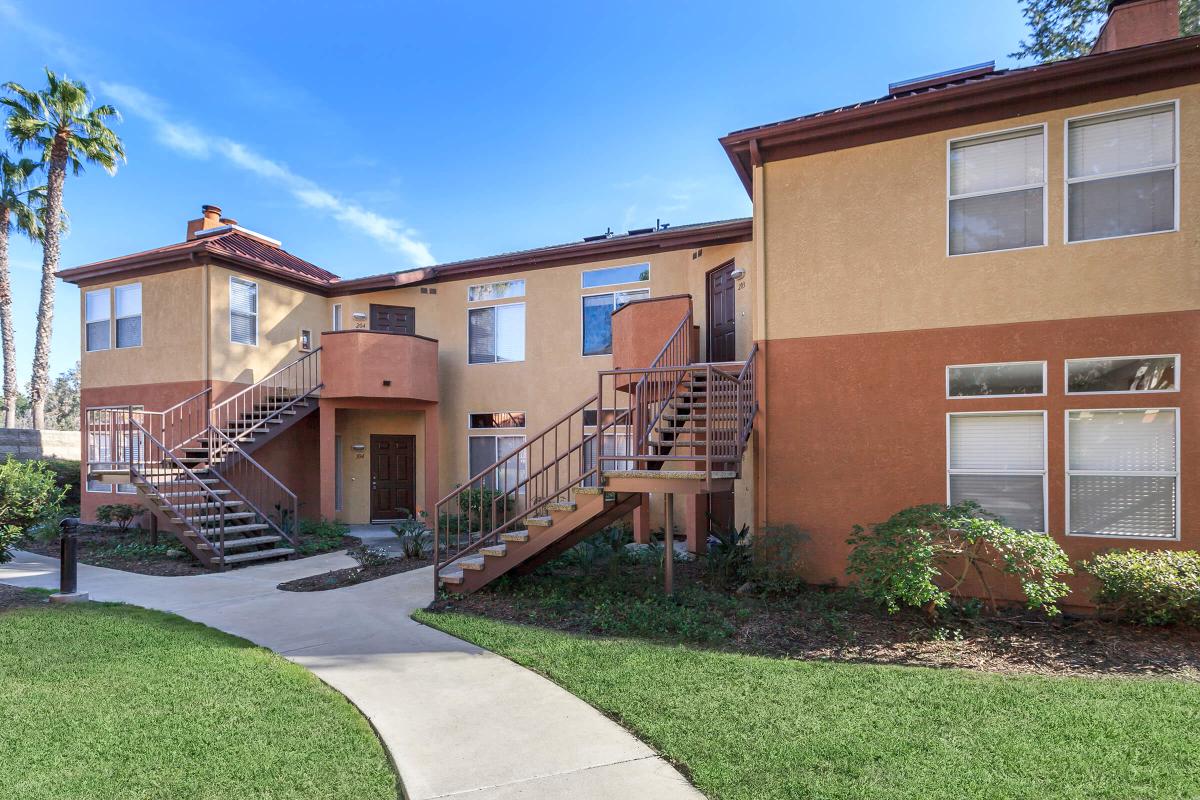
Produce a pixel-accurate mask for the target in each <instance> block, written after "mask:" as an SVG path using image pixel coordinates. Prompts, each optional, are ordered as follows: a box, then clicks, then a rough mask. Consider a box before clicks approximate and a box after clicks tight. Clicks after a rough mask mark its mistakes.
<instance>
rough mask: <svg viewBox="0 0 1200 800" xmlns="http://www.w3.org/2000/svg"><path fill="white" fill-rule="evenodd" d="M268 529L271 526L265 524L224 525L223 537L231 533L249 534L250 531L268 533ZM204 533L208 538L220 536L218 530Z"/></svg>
mask: <svg viewBox="0 0 1200 800" xmlns="http://www.w3.org/2000/svg"><path fill="white" fill-rule="evenodd" d="M270 529H271V526H270V525H268V524H267V523H265V522H254V523H251V524H249V525H226V526H225V535H226V536H228V535H229V534H231V533H249V532H250V531H269V530H270ZM205 533H207V534H209V535H210V536H220V534H221V531H220V530H219V529H211V530H207V531H205Z"/></svg>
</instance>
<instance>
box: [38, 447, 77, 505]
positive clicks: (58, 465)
mask: <svg viewBox="0 0 1200 800" xmlns="http://www.w3.org/2000/svg"><path fill="white" fill-rule="evenodd" d="M42 462H43V463H44V464H45V465H46V466H47V467H49V468H50V471H51V472H53V473H54V482H55V483H56V484H58V485H59V486H60V487H62V488H64V489H66V490H67V494H66V496H65V497H64V498H63V503H64V504H65V505H68V506H77V505H79V501H80V497H79V462H78V461H70V460H68V459H65V458H44V459H42Z"/></svg>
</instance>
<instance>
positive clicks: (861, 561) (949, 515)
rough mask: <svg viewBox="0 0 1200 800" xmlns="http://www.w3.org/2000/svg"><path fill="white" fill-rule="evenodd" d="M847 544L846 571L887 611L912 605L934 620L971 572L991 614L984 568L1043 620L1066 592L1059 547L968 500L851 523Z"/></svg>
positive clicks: (1065, 569)
mask: <svg viewBox="0 0 1200 800" xmlns="http://www.w3.org/2000/svg"><path fill="white" fill-rule="evenodd" d="M847 543H848V544H849V545H850V546H851V547H852V548H853V551H852V552H851V554H850V565H849V567H848V568H847V570H846V572H847V573H848V574H850V575H857V576H858V588H859V590H860V591H862V592H863V594H865V595H866V596H867V597H870V598H871V599H873V600H875V601H876V602H878V603H880V604H881V605H883V606H885V607H886V608H887V609H888V611H889V612H895V611H897V610H899V608H900V606H916V607H922V608H924V609H925V610H926V613H928V614H929V615H930V616H931V617H932V616H934V615H936V613H937V610H938V609H940V608H944V607H945V606H946V605H947V604H949V603H950V602H951V600H955V601H961V600H962V599H963V598H962V595H961V588H962V585H963V583H964V582H965V581H966V580H967V578H968V577H969V576H971V575H972V574H973V575H975V576H977V577H978V578H979V581H980V582H981V584H982V586H983V589H984V592H985V593H986V594H987V596H988V605H989V607H990V608H991V610H992V611H993V613H994V612H995V610H996V602H995V598H994V597H993V595H992V591H991V587H990V586H989V584H988V580H987V573H988V572H989V571H993V572H998V573H1001V574H1003V575H1009V576H1012V577H1015V578H1016V579H1017V580H1018V581H1019V583H1020V585H1021V591H1022V593H1023V594H1024V596H1025V603H1026V605H1027V606H1028V607H1029V608H1032V609H1039V610H1041V611H1043V612H1045V613H1046V614H1048V615H1053V614H1057V613H1058V607H1057V605H1056V603H1057V602H1058V601H1059V600H1060V599H1062V598H1063V597H1065V596H1066V595H1067V593H1068V592H1069V591H1070V590H1069V588H1068V587H1067V585H1066V583H1064V582H1063V580H1062V578H1063V577H1065V576H1067V575H1070V574H1072V570H1071V566H1070V562H1069V561H1068V559H1067V554H1066V553H1064V552H1063V549H1062V548H1061V547H1059V545H1058V543H1057V542H1055V541H1054V540H1053V539H1051V538H1050V537H1049V536H1046V535H1044V534H1040V533H1033V532H1031V531H1017V530H1014V529H1013V528H1010V527H1008V526H1007V525H1004V524H1003V523H1002V522H1000V521H999V520H997V519H996V518H995V517H993V516H992V515H990V514H987V513H986V512H984V511H983V510H982V509H981V508H980V507H979V505H978V504H976V503H973V502H970V501H968V502H964V503H959V504H957V505H953V506H945V505H941V504H931V505H923V506H914V507H912V508H907V509H905V510H903V511H900V512H899V513H897V514H895V515H894V516H892V518H891V519H889V520H888V521H887V522H882V523H878V524H875V525H872V526H871V529H870V530H869V531H868V530H866V529H864V528H863V527H862V526H861V525H856V526H854V532H853V534H852V535H851V537H850V538H849V539H848V540H847ZM952 566H953V567H956V568H957V569H956V573H957V574H951V573H950V571H949V568H950V567H952Z"/></svg>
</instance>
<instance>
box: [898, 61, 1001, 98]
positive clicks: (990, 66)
mask: <svg viewBox="0 0 1200 800" xmlns="http://www.w3.org/2000/svg"><path fill="white" fill-rule="evenodd" d="M995 71H996V62H995V61H985V62H983V63H982V64H972V65H971V66H969V67H959V68H958V69H949V70H946V71H945V72H935V73H933V74H932V75H922V76H921V77H919V78H909V79H908V80H906V81H897V82H896V83H889V84H888V94H901V93H903V92H916V91H919V90H921V89H932V88H933V87H935V86H944V85H946V84H947V83H953V82H954V81H961V80H965V79H967V78H978V77H980V76H983V75H987V74H989V73H992V72H995Z"/></svg>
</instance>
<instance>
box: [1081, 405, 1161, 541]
mask: <svg viewBox="0 0 1200 800" xmlns="http://www.w3.org/2000/svg"><path fill="white" fill-rule="evenodd" d="M1176 415H1177V412H1176V411H1174V410H1173V409H1144V410H1133V411H1116V410H1114V411H1110V410H1097V411H1072V412H1070V413H1069V414H1068V417H1067V438H1068V446H1067V484H1068V489H1067V497H1068V503H1069V506H1070V513H1069V514H1068V532H1070V533H1076V534H1096V535H1105V536H1129V537H1144V538H1152V539H1173V538H1175V537H1176V536H1177V535H1178V531H1179V520H1178V514H1179V497H1178V493H1179V473H1178V464H1179V461H1178V447H1179V442H1178V428H1177V419H1176Z"/></svg>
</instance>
